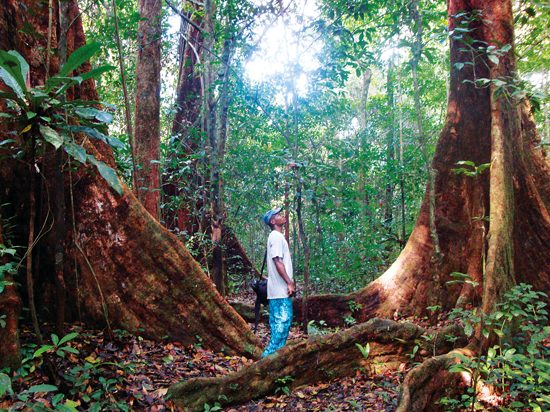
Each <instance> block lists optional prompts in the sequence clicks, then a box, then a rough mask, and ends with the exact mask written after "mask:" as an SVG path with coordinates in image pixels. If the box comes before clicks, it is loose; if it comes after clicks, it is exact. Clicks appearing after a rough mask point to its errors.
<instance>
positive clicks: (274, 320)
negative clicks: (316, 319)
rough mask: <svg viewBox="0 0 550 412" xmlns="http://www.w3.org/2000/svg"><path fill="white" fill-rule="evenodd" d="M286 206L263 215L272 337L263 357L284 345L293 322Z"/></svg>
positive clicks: (292, 282) (292, 283)
mask: <svg viewBox="0 0 550 412" xmlns="http://www.w3.org/2000/svg"><path fill="white" fill-rule="evenodd" d="M282 209H283V208H282V207H280V208H277V209H272V210H270V211H268V212H267V213H266V214H265V215H264V223H265V224H266V225H268V226H269V227H270V228H271V233H270V234H269V237H268V239H267V250H266V262H267V299H268V300H269V327H270V329H271V337H270V339H269V344H268V345H267V348H265V351H264V353H263V354H262V358H264V357H266V356H268V355H271V354H272V353H275V351H276V350H277V349H279V348H282V347H283V346H284V345H285V343H286V340H287V338H288V333H289V331H290V324H291V323H292V295H294V292H295V290H296V288H295V286H294V281H293V280H292V276H293V272H292V261H291V260H290V250H289V249H288V243H287V241H286V239H285V237H284V236H283V226H284V224H285V223H286V218H285V216H284V215H283V214H281V213H280V212H281V210H282Z"/></svg>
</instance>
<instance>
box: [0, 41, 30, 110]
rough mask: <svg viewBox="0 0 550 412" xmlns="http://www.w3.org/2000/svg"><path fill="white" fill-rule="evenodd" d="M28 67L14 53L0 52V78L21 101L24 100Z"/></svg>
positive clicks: (18, 55) (21, 58)
mask: <svg viewBox="0 0 550 412" xmlns="http://www.w3.org/2000/svg"><path fill="white" fill-rule="evenodd" d="M28 72H29V65H28V64H27V62H26V61H25V59H23V57H22V56H21V55H20V54H19V53H17V52H16V51H13V50H12V51H9V52H5V51H3V50H0V78H2V80H3V81H4V83H6V86H9V87H10V88H11V89H12V90H13V91H14V92H15V93H16V94H17V96H18V97H19V98H20V99H21V100H24V99H25V94H26V93H27V84H26V81H25V79H26V77H27V73H28Z"/></svg>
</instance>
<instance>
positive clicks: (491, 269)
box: [175, 0, 550, 412]
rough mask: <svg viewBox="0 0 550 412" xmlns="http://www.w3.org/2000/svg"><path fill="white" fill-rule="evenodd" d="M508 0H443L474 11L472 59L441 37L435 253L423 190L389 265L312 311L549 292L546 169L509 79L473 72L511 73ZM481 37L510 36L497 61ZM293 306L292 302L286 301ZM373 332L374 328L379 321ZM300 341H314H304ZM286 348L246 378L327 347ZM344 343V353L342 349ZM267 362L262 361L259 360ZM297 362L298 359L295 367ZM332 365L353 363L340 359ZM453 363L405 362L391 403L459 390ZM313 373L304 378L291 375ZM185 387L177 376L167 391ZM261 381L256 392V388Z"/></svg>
mask: <svg viewBox="0 0 550 412" xmlns="http://www.w3.org/2000/svg"><path fill="white" fill-rule="evenodd" d="M511 6H512V4H511V0H490V1H488V0H473V1H466V0H449V3H448V13H449V16H453V15H457V14H458V13H459V12H464V11H465V12H470V13H472V12H474V11H475V10H477V11H481V12H482V15H481V16H480V18H479V19H472V21H471V22H470V23H469V26H468V28H469V29H470V31H469V32H468V35H469V36H471V37H472V39H473V40H474V42H473V43H472V47H473V48H474V53H476V56H475V57H476V58H475V60H474V63H475V65H473V66H472V65H469V64H464V65H463V63H472V55H470V53H468V52H465V51H464V48H465V46H464V44H462V43H461V42H460V41H459V40H458V39H456V38H452V39H451V83H450V95H449V104H448V110H447V118H446V123H445V125H444V128H443V130H442V132H441V135H440V138H439V141H438V143H437V147H436V152H435V155H434V159H433V162H432V167H433V169H435V170H437V176H436V179H435V182H434V184H435V210H434V211H435V222H434V223H435V230H436V232H437V236H438V239H439V245H440V252H441V254H438V253H437V252H436V250H435V247H434V243H433V241H432V239H433V237H432V235H431V232H432V231H431V230H430V229H431V228H430V213H429V212H430V211H429V209H430V205H429V204H430V194H429V188H428V189H427V191H426V195H425V198H424V203H423V205H422V207H421V210H420V212H419V215H418V218H417V222H416V225H415V228H414V230H413V233H412V234H411V237H410V239H409V241H408V243H407V245H406V247H405V249H404V250H403V251H402V252H401V254H400V256H399V258H398V259H397V260H396V262H395V263H394V264H393V265H392V266H391V267H390V268H389V269H388V271H387V272H386V273H385V274H384V275H383V276H381V277H380V278H379V279H377V280H376V281H374V282H372V283H371V284H370V285H368V286H367V287H366V288H364V289H363V290H360V291H358V292H355V293H352V294H348V295H324V296H314V297H310V298H309V299H308V311H309V313H308V317H309V318H310V319H320V320H321V319H322V320H325V321H326V322H327V323H328V324H330V325H333V326H337V325H340V324H341V323H342V315H343V314H346V311H349V305H348V303H349V301H351V300H353V301H354V302H355V303H357V304H359V303H360V304H362V308H361V310H360V311H359V312H354V314H353V316H354V317H355V318H356V319H357V320H358V321H361V322H365V321H367V320H368V319H370V318H372V317H376V316H378V317H385V318H388V317H393V316H413V315H417V316H425V315H428V316H429V315H430V312H429V311H428V310H427V307H428V306H434V305H441V307H442V308H443V310H449V309H451V308H453V307H457V306H464V305H466V304H473V305H474V306H478V307H481V309H482V312H483V313H484V314H488V313H490V312H491V311H492V310H493V309H494V308H495V305H496V304H498V303H499V302H500V300H501V299H502V296H503V294H504V293H506V292H507V291H508V290H509V288H510V287H511V286H512V285H513V284H514V283H520V282H524V283H528V284H532V285H533V286H534V288H535V289H536V290H542V291H546V290H548V288H549V286H550V285H549V280H550V277H549V276H548V273H550V260H549V259H548V255H549V253H550V214H549V207H550V167H549V163H548V159H547V155H546V153H545V151H544V150H543V149H542V148H541V145H540V137H539V136H538V134H537V131H536V128H535V124H534V121H533V117H532V115H531V113H530V108H529V105H528V103H527V102H526V101H521V102H517V101H514V98H513V97H512V96H511V93H510V92H509V91H508V87H507V86H505V87H504V88H502V89H500V90H497V89H496V88H495V83H494V82H493V84H492V85H491V87H483V86H479V85H477V86H476V85H475V84H474V80H477V79H490V80H496V79H499V80H504V81H512V80H513V76H514V71H515V62H514V48H513V45H514V44H513V19H512V7H511ZM449 20H450V21H449V28H450V30H451V31H452V30H453V29H454V28H456V27H457V26H458V25H460V24H461V20H460V19H457V18H454V17H450V18H449ZM488 45H495V46H496V47H497V48H500V47H502V46H505V45H510V46H512V48H511V50H510V51H509V52H506V53H504V54H503V55H501V56H500V57H499V61H498V63H497V64H495V62H494V61H491V60H490V59H489V58H488V56H487V54H486V53H484V52H483V51H482V52H480V51H479V50H478V47H481V48H482V49H485V48H486V47H487V46H488ZM493 60H494V59H493ZM460 67H461V68H460ZM459 68H460V69H459ZM497 83H498V82H497ZM459 161H470V162H473V163H474V164H475V165H476V166H479V165H482V164H488V163H491V167H490V169H486V170H485V171H484V172H482V173H479V175H478V176H477V177H471V176H467V175H465V174H464V173H459V174H457V173H454V172H453V170H454V169H457V168H458V167H459V166H457V162H459ZM487 217H489V218H490V219H486V218H487ZM487 235H488V236H487ZM485 244H487V246H485ZM484 261H486V265H485V267H484V265H483V262H484ZM453 272H461V273H465V274H468V275H469V276H471V277H472V278H473V279H474V281H475V282H477V283H478V286H477V287H475V289H474V287H473V286H472V285H471V284H468V283H464V284H457V283H454V284H452V285H449V284H447V282H448V281H450V280H453V279H454V278H453V277H451V273H453ZM294 308H295V309H297V310H299V308H300V304H299V303H298V304H295V306H294ZM298 316H299V314H298ZM378 332H379V333H381V334H382V335H383V333H384V332H383V330H381V329H379V330H378ZM371 339H372V338H371V336H369V339H368V340H369V341H371V342H373V340H371ZM478 339H480V336H479V331H478V332H477V333H476V334H474V336H473V338H472V341H471V342H470V343H469V344H468V345H467V346H466V347H464V348H462V349H460V351H461V353H462V354H464V355H466V356H476V355H478V351H479V349H480V347H481V349H483V347H484V346H486V345H487V344H488V343H489V340H484V341H485V342H484V344H483V345H481V346H480V345H479V342H478ZM362 343H363V342H362ZM310 344H313V341H311V343H305V344H304V345H310ZM292 350H293V347H290V348H288V349H283V350H281V351H280V352H279V353H278V355H277V356H273V357H267V358H266V359H265V360H262V362H261V363H258V366H257V367H256V368H257V369H261V370H269V371H270V372H272V373H273V374H274V376H275V377H274V379H272V377H271V376H270V375H267V376H266V377H265V378H264V379H263V380H261V382H255V387H258V388H271V390H273V385H274V383H273V382H274V380H275V379H276V378H277V377H279V376H280V375H282V376H284V374H285V373H286V371H287V370H289V368H291V370H292V371H294V369H299V368H300V367H304V368H307V365H310V364H311V359H313V358H314V357H318V358H319V359H323V358H324V356H325V354H326V353H331V350H330V348H329V349H327V350H325V348H317V349H316V350H315V352H314V355H312V356H314V357H310V358H307V357H304V358H299V359H294V358H292ZM343 350H344V351H345V353H346V354H350V350H347V351H346V349H343ZM300 352H301V351H300ZM283 355H284V356H283ZM282 357H286V359H285V362H284V363H282V362H281V361H280V359H281V358H282ZM315 359H317V358H315ZM268 362H269V363H270V364H269V365H266V363H268ZM296 362H300V363H301V365H295V363H296ZM341 362H342V363H343V364H346V365H353V362H349V363H348V360H346V359H342V360H341ZM451 362H453V359H452V356H451V354H444V355H441V357H436V358H433V359H430V360H428V361H426V362H425V363H423V364H421V365H420V366H419V367H417V368H416V369H414V370H413V371H412V372H411V373H410V374H409V375H408V377H407V379H406V381H405V382H404V385H403V387H402V391H401V396H400V404H399V407H398V410H399V411H400V412H403V411H420V410H422V411H432V410H438V408H440V406H439V405H435V401H436V400H437V399H438V398H440V397H441V396H442V395H443V393H445V390H446V388H447V389H448V388H457V387H458V385H457V383H459V381H460V376H458V375H451V374H449V372H448V366H449V365H450V363H451ZM289 365H291V366H289ZM340 366H342V365H340ZM255 370H256V369H254V370H252V369H251V370H248V371H246V372H242V373H245V378H248V379H250V380H254V381H256V380H257V379H258V378H257V375H256V374H255ZM348 370H351V368H349V369H348ZM239 377H240V375H234V376H232V377H228V378H223V379H224V381H225V382H226V383H227V382H237V383H238V379H239ZM240 378H241V379H242V376H241V377H240ZM317 378H318V377H317V376H313V377H310V378H308V379H307V380H305V381H304V380H302V381H300V384H306V383H309V382H310V381H314V380H315V379H317ZM235 379H237V380H235ZM189 385H191V383H190V384H189ZM192 385H194V386H193V388H194V390H195V392H197V393H199V392H200V391H201V388H204V393H205V394H208V393H210V392H211V391H212V387H217V383H216V382H210V381H204V382H200V383H199V382H197V381H194V382H193V384H192ZM184 388H185V385H182V386H178V387H176V388H175V390H176V391H177V390H179V389H184ZM267 390H268V389H262V391H263V393H266V392H267ZM181 394H182V396H185V397H187V396H189V399H191V401H193V399H195V395H187V394H186V392H185V390H183V391H182V392H181ZM447 395H448V393H447ZM228 397H229V396H228ZM182 399H183V398H182ZM236 401H237V400H236ZM241 401H242V399H239V400H238V402H241ZM441 408H442V407H441Z"/></svg>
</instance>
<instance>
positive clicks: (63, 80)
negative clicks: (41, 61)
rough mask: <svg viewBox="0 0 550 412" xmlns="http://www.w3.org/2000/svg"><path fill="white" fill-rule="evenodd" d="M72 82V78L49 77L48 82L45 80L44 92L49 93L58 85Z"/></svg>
mask: <svg viewBox="0 0 550 412" xmlns="http://www.w3.org/2000/svg"><path fill="white" fill-rule="evenodd" d="M73 80H74V78H73V77H61V76H55V77H50V78H49V79H48V80H46V88H45V90H46V92H50V91H51V90H53V88H54V87H56V86H57V85H58V84H60V83H65V84H67V83H72V82H73Z"/></svg>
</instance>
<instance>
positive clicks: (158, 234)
mask: <svg viewBox="0 0 550 412" xmlns="http://www.w3.org/2000/svg"><path fill="white" fill-rule="evenodd" d="M54 3H55V2H54ZM55 7H57V3H55ZM27 9H32V10H35V11H36V14H32V15H31V14H28V13H26V10H27ZM70 13H71V18H70V21H71V22H73V24H72V26H71V30H70V33H69V41H68V50H69V53H71V52H72V51H73V50H75V49H76V48H78V47H80V46H82V45H83V44H85V39H84V35H83V30H82V24H81V21H80V18H79V10H78V8H77V6H76V5H75V3H74V2H72V3H71V4H70ZM55 15H56V14H55ZM22 16H25V18H24V19H23V18H22ZM47 21H48V18H47V8H46V7H39V6H38V5H37V4H36V3H34V2H33V1H31V0H29V1H27V2H24V3H23V2H19V1H14V0H2V2H1V7H0V22H1V25H0V27H1V30H2V31H3V32H4V33H5V34H7V35H6V36H4V35H2V36H1V37H0V46H1V48H2V49H3V50H12V49H15V50H17V51H18V52H19V53H20V54H21V55H22V56H23V57H24V58H25V59H26V60H27V61H28V62H29V64H30V65H31V75H30V82H31V85H32V86H36V85H38V84H43V82H44V65H43V59H44V56H42V55H41V52H40V50H39V48H38V47H42V48H43V49H45V48H46V45H45V40H42V39H35V38H33V37H32V36H30V35H28V34H25V33H23V32H22V31H20V29H21V28H22V27H24V24H26V23H30V24H32V25H33V27H35V29H36V30H37V32H39V33H46V32H47ZM45 24H46V26H44V25H45ZM53 26H54V27H56V22H55V21H54V25H53ZM45 27H46V28H45ZM56 36H57V35H56V34H55V33H54V39H55V40H57V37H56ZM44 37H46V36H44ZM42 42H44V44H42ZM54 46H55V41H54ZM82 67H83V70H89V68H90V66H89V64H85V65H84V66H82ZM56 71H57V61H56V59H52V72H54V73H55V72H56ZM69 98H70V99H73V98H74V99H83V100H97V93H96V90H95V86H94V84H93V82H91V81H86V82H84V83H83V84H82V85H81V86H80V87H76V88H75V89H74V90H73V91H71V93H69ZM10 137H11V136H10ZM2 138H3V139H4V138H6V135H5V134H4V135H3V136H2ZM3 139H2V140H3ZM93 143H94V145H92V143H91V142H89V141H88V142H87V143H86V144H85V148H86V150H87V152H88V153H89V154H92V155H94V156H95V157H96V158H97V159H98V160H102V161H104V162H106V163H107V164H111V165H113V164H114V161H113V157H112V153H111V151H110V150H109V148H108V147H107V146H105V145H103V144H101V143H100V144H97V143H96V142H93ZM28 169H29V168H28V167H26V166H25V165H21V163H20V162H19V163H18V162H14V161H11V162H10V161H4V162H3V163H2V168H0V170H1V177H2V180H1V183H2V188H1V189H2V190H1V191H0V204H2V205H4V207H3V209H2V216H3V217H4V218H7V217H12V216H13V220H12V222H13V223H14V224H16V225H17V232H16V236H15V238H14V240H13V241H14V244H16V245H22V244H25V239H26V238H27V237H28V236H27V235H28V224H29V207H28V193H29V190H30V188H29V183H28ZM43 174H44V175H45V176H46V178H47V179H49V178H50V177H51V176H52V174H53V172H51V171H50V170H49V168H48V165H47V164H46V168H45V169H44V170H43ZM71 179H72V180H71V182H72V184H71V185H70V186H69V175H68V174H65V193H67V195H69V193H71V196H72V199H69V198H68V199H66V200H65V202H66V205H67V219H68V226H69V227H74V232H73V231H71V233H69V234H68V236H67V238H66V239H65V253H66V255H68V256H70V257H71V259H65V271H64V273H65V282H66V284H67V288H68V296H67V297H68V303H70V304H68V305H67V306H68V308H67V310H73V312H71V313H68V315H70V316H72V318H73V319H74V318H76V317H77V316H78V315H77V312H79V315H81V316H82V318H83V319H85V320H88V321H90V322H93V323H94V324H99V325H106V326H108V327H109V328H112V329H114V328H117V329H125V330H129V331H133V330H138V331H139V330H141V331H142V332H141V333H142V334H143V335H145V336H147V337H149V338H154V339H161V338H163V337H165V336H168V337H170V338H171V339H174V340H177V341H180V342H182V343H183V344H191V343H196V342H198V341H199V340H200V341H201V342H202V345H203V346H204V347H207V348H211V349H213V350H216V351H225V352H226V353H238V354H241V355H243V356H248V357H252V358H256V357H259V355H260V354H261V348H260V346H261V344H260V342H259V341H258V339H257V338H256V337H255V336H254V334H252V332H251V331H250V329H249V327H248V325H247V324H246V323H245V322H244V321H243V320H242V318H240V317H239V316H238V315H237V313H236V312H235V311H234V310H233V309H232V308H231V307H230V306H229V305H228V304H227V302H226V301H225V300H224V299H223V298H222V297H221V296H220V295H219V294H218V293H217V291H216V290H215V288H214V287H213V285H212V282H211V281H210V280H209V279H208V278H207V277H206V276H205V274H204V273H203V272H202V270H201V269H200V267H199V265H198V264H197V263H196V262H195V261H194V259H193V258H192V257H191V255H190V254H189V253H188V252H187V251H186V250H185V248H184V247H183V245H182V244H181V243H180V242H179V241H178V239H177V238H176V237H175V236H174V235H172V234H171V233H170V232H169V231H168V230H166V229H165V228H163V227H162V226H161V225H160V223H158V222H157V221H156V220H155V219H154V218H152V217H151V215H150V214H149V213H147V211H146V210H145V208H144V207H143V206H142V205H141V203H139V202H138V200H137V199H136V198H135V197H134V196H133V194H132V193H131V192H130V190H129V189H128V188H127V187H124V193H123V195H119V194H117V193H116V192H115V191H114V190H113V189H112V188H111V187H110V186H109V185H108V184H107V182H106V181H105V180H103V178H102V177H101V176H100V175H99V174H98V173H97V172H93V173H90V172H88V171H86V170H84V168H81V169H79V170H78V171H77V172H76V173H73V174H72V176H71ZM73 202H74V208H73V207H72V204H73ZM73 211H74V221H73V219H72V212H73ZM41 223H42V222H40V223H37V225H40V224H41ZM51 240H52V239H51V237H50V236H47V237H45V238H43V240H42V244H41V248H42V249H43V252H42V254H41V256H42V258H41V265H40V267H41V272H40V273H38V274H36V273H35V274H34V278H35V286H36V288H37V289H38V288H40V292H39V293H36V295H37V297H39V298H40V304H39V305H37V307H42V306H46V307H47V308H48V309H49V310H48V313H55V310H54V308H55V301H56V299H55V294H52V290H53V289H52V286H51V285H52V282H53V279H52V278H51V277H50V276H49V274H50V273H51V268H52V266H53V257H52V256H51V253H48V251H49V250H50V249H51V247H52V245H51V244H50V243H48V241H51ZM17 280H18V281H19V282H22V279H21V278H18V279H17ZM22 283H24V282H22ZM16 303H17V302H15V304H12V305H11V307H13V310H12V311H11V312H8V311H7V310H6V314H7V315H10V318H9V319H7V323H9V322H15V323H17V316H16V312H17V310H16V309H17V304H16ZM69 308H71V309H69ZM48 313H43V316H44V317H46V318H47V317H48ZM10 324H11V323H10ZM10 330H13V328H12V329H10ZM138 333H139V332H138ZM7 344H8V342H7V341H4V340H2V341H0V346H1V347H2V349H1V350H0V352H2V353H4V352H6V350H8V349H9V348H6V346H5V345H7ZM14 355H16V354H14Z"/></svg>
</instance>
